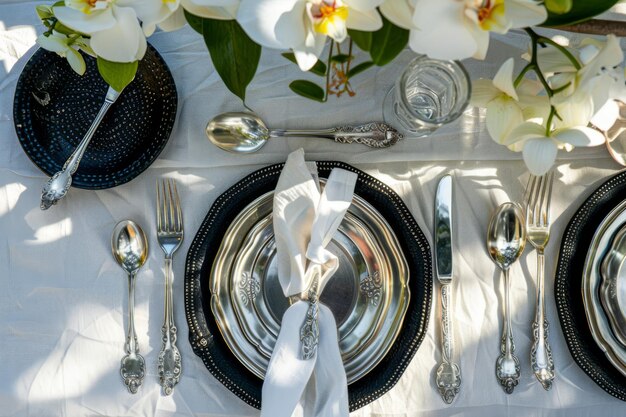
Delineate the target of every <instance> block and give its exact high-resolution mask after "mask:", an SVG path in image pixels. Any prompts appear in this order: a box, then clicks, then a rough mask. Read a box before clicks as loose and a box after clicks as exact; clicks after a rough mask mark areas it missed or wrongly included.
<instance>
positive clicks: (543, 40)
mask: <svg viewBox="0 0 626 417" xmlns="http://www.w3.org/2000/svg"><path fill="white" fill-rule="evenodd" d="M537 41H538V42H540V43H547V44H548V45H552V46H554V47H555V48H556V49H558V50H559V51H560V52H561V53H562V54H563V55H565V57H566V58H567V59H569V61H570V62H571V63H572V65H573V66H574V68H576V70H579V69H581V68H582V67H581V65H580V62H578V60H577V59H576V57H575V56H574V55H572V53H571V52H570V51H568V50H567V48H565V47H564V46H563V45H559V44H558V43H556V42H554V41H553V40H552V39H550V38H544V37H543V36H540V37H539V39H538V40H537Z"/></svg>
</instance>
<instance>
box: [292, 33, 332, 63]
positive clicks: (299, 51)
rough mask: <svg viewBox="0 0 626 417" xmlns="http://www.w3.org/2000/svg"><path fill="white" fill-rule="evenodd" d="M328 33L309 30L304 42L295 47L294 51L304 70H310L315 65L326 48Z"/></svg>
mask: <svg viewBox="0 0 626 417" xmlns="http://www.w3.org/2000/svg"><path fill="white" fill-rule="evenodd" d="M325 44H326V35H322V34H321V33H315V32H313V31H309V32H308V33H307V36H306V40H305V42H304V43H303V44H301V45H298V46H296V47H294V48H293V53H294V55H295V57H296V61H297V62H298V66H299V67H300V69H301V70H302V71H308V70H310V69H311V67H313V65H315V63H316V62H317V59H318V57H319V56H320V54H321V53H322V51H323V50H324V45H325Z"/></svg>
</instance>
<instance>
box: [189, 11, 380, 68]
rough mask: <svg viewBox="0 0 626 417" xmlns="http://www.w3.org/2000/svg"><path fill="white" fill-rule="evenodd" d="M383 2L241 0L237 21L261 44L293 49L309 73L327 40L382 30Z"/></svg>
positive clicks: (299, 63)
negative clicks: (350, 32)
mask: <svg viewBox="0 0 626 417" xmlns="http://www.w3.org/2000/svg"><path fill="white" fill-rule="evenodd" d="M196 1H197V0H196ZM382 1H383V0H334V1H333V0H241V5H240V6H239V11H238V13H237V20H238V22H239V23H240V24H241V26H242V27H243V29H244V30H245V31H246V33H247V34H248V35H249V36H250V37H251V38H252V39H253V40H254V41H255V42H257V43H259V44H260V45H262V46H265V47H268V48H276V49H292V50H293V52H294V55H295V57H296V61H297V62H298V65H299V66H300V69H302V70H303V71H307V70H309V69H311V67H312V66H313V65H315V63H316V62H317V58H318V57H319V56H320V54H321V53H322V50H323V49H324V45H325V44H326V39H327V37H331V38H332V39H334V40H335V41H337V42H342V41H343V40H344V39H345V38H346V36H347V29H357V30H365V31H375V30H377V29H380V28H381V27H382V18H381V17H380V15H379V14H378V11H377V10H376V7H377V6H379V5H380V4H381V3H382Z"/></svg>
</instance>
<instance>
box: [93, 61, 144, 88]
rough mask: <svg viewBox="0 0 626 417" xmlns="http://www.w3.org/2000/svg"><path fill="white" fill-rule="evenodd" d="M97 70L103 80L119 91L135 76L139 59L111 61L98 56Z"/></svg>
mask: <svg viewBox="0 0 626 417" xmlns="http://www.w3.org/2000/svg"><path fill="white" fill-rule="evenodd" d="M97 62H98V71H99V72H100V75H101V76H102V78H104V81H106V82H107V84H109V85H110V86H111V87H113V89H115V90H116V91H119V92H121V91H122V90H123V89H124V88H125V87H126V86H127V85H128V84H130V83H131V81H132V80H133V79H134V78H135V74H136V73H137V66H138V65H139V61H134V62H112V61H107V60H106V59H104V58H102V57H98V61H97Z"/></svg>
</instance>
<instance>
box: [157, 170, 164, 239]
mask: <svg viewBox="0 0 626 417" xmlns="http://www.w3.org/2000/svg"><path fill="white" fill-rule="evenodd" d="M160 188H161V184H159V180H158V179H157V180H156V217H157V231H161V230H162V229H163V227H162V224H161V191H160Z"/></svg>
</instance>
